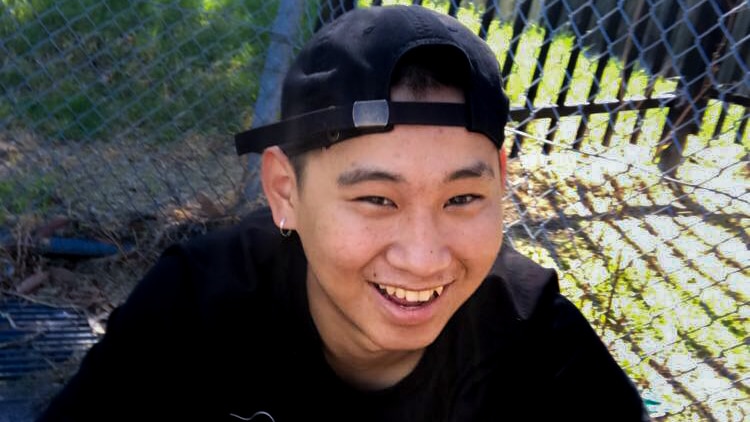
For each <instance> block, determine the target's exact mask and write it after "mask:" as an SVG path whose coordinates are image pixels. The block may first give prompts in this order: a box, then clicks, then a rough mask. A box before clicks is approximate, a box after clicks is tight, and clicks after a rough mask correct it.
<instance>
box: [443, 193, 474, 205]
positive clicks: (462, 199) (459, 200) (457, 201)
mask: <svg viewBox="0 0 750 422" xmlns="http://www.w3.org/2000/svg"><path fill="white" fill-rule="evenodd" d="M480 199H482V197H481V196H480V195H474V194H466V195H457V196H454V197H453V198H451V199H449V200H448V203H447V204H445V206H446V207H448V206H462V205H469V204H471V203H472V202H474V201H477V200H480Z"/></svg>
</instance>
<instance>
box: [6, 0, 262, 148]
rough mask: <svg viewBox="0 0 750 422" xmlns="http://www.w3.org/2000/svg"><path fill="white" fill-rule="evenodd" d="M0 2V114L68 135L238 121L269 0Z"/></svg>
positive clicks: (233, 125)
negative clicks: (0, 56)
mask: <svg viewBox="0 0 750 422" xmlns="http://www.w3.org/2000/svg"><path fill="white" fill-rule="evenodd" d="M2 7H3V10H2V12H1V13H2V14H0V41H2V43H3V44H4V49H5V50H6V51H5V53H6V54H5V56H6V57H4V58H3V59H0V60H2V66H0V90H1V91H2V92H1V93H2V99H0V113H2V114H0V117H3V118H4V120H5V117H7V116H14V118H15V120H13V121H10V120H9V125H11V126H15V127H22V128H25V129H31V130H35V131H36V132H37V133H40V134H42V135H45V136H49V137H53V138H63V139H97V140H102V139H108V138H110V137H112V136H120V135H126V134H131V135H132V136H148V137H152V138H155V139H158V140H168V139H172V138H174V137H176V136H178V135H179V134H182V133H184V132H186V131H191V130H200V131H202V132H211V131H221V132H228V131H234V130H237V129H239V128H240V127H241V126H242V122H241V114H242V110H243V109H246V108H247V107H249V106H250V105H251V104H252V103H253V99H254V97H255V93H256V86H257V84H256V77H257V76H256V75H258V74H259V73H260V72H259V71H258V68H259V66H260V65H261V64H262V59H263V52H264V49H265V47H266V45H267V42H268V37H267V35H265V34H267V28H269V27H270V24H271V22H272V20H273V18H274V16H275V3H270V2H264V1H262V0H248V1H244V2H242V3H239V4H238V2H228V1H218V0H216V1H201V0H178V1H176V0H173V1H168V0H162V1H134V2H130V1H123V0H110V1H106V2H100V1H95V0H58V1H52V0H29V1H14V0H7V1H4V2H3V3H2ZM113 134H114V135H113Z"/></svg>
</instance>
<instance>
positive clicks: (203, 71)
mask: <svg viewBox="0 0 750 422" xmlns="http://www.w3.org/2000/svg"><path fill="white" fill-rule="evenodd" d="M356 3H357V2H355V1H353V0H339V1H321V2H312V1H309V2H303V1H300V0H280V1H261V0H244V1H230V0H214V1H209V0H204V1H198V0H183V1H175V0H161V1H156V0H152V1H120V0H114V1H106V2H99V1H93V0H59V1H49V0H37V1H14V0H2V2H0V6H1V7H2V9H1V10H0V60H1V62H0V90H1V91H2V96H1V97H0V282H2V289H3V298H4V299H2V298H0V299H2V300H0V304H2V303H5V304H6V305H2V306H5V307H3V308H2V310H3V317H4V318H5V319H6V324H5V325H3V326H0V328H3V330H4V331H5V332H12V333H15V334H18V333H21V334H23V335H26V334H28V333H27V332H26V331H24V327H22V326H20V325H21V324H20V323H18V324H16V323H14V321H13V320H12V319H11V318H10V315H11V311H10V310H9V309H10V307H9V306H10V305H7V304H8V303H10V302H9V300H10V299H9V298H11V297H13V306H14V307H15V306H17V303H18V302H17V301H18V300H21V301H27V302H37V303H36V305H39V304H40V303H41V304H45V303H46V304H48V305H54V306H55V307H59V306H61V305H63V304H65V305H74V307H75V309H82V310H83V311H84V313H85V315H87V316H88V317H89V321H90V322H91V324H92V325H94V326H95V325H96V324H97V323H98V322H99V321H102V320H103V319H105V318H106V315H107V312H108V311H109V310H111V307H112V306H114V305H116V304H117V302H118V301H119V300H121V299H122V297H123V296H124V295H125V294H127V291H128V289H129V288H130V286H132V282H134V281H135V280H137V278H138V277H139V276H140V274H141V273H142V272H143V271H144V270H145V269H146V267H147V264H148V262H150V260H152V259H153V257H154V256H155V254H157V253H158V252H159V251H160V248H161V247H163V246H164V244H165V243H167V242H168V241H172V240H174V239H175V238H180V237H181V236H182V237H185V236H189V235H192V234H194V233H195V232H200V231H205V230H207V229H209V228H210V225H211V224H214V223H216V222H220V224H223V223H227V222H230V223H231V222H232V221H235V219H236V217H239V216H240V215H241V214H242V213H243V212H245V211H246V210H247V209H248V205H252V204H254V203H255V202H256V201H257V200H258V198H257V197H256V194H257V181H256V178H255V174H254V170H255V166H254V163H253V162H252V158H251V159H250V161H251V162H250V163H247V162H245V161H243V160H240V159H238V158H237V157H236V156H235V154H234V150H233V142H232V135H233V134H234V133H235V132H238V131H240V130H242V129H245V128H247V127H249V126H251V125H258V124H260V123H264V122H268V121H270V120H273V119H274V118H275V113H276V110H277V104H278V93H279V92H278V86H279V80H280V77H281V76H283V73H284V69H285V68H286V65H287V64H288V60H289V58H290V57H291V56H292V55H293V53H294V51H295V50H296V49H297V48H299V47H300V46H301V44H302V43H303V42H304V40H305V39H306V38H307V37H308V36H309V35H310V34H311V33H312V32H313V31H314V30H315V29H316V28H317V27H319V25H321V23H322V22H326V21H329V20H331V19H333V18H335V16H337V15H338V14H340V13H342V12H343V11H345V10H347V9H351V8H353V7H370V6H371V4H370V2H369V1H360V2H359V4H358V5H357V4H356ZM372 3H373V6H377V5H380V4H383V5H387V4H392V3H407V4H409V3H413V2H412V1H401V2H393V1H382V2H379V1H374V2H372ZM414 3H420V4H423V5H424V6H427V7H431V8H434V9H436V10H439V11H441V12H443V13H447V14H450V15H452V16H455V17H456V18H457V19H459V20H461V21H462V22H464V23H465V24H466V25H468V26H469V27H471V28H472V29H473V30H475V31H476V32H477V33H478V34H480V35H481V36H482V37H483V38H485V39H486V40H487V41H488V43H489V44H490V46H491V47H492V48H493V50H494V51H495V52H496V53H497V55H498V58H499V60H500V63H501V68H502V73H503V76H504V78H505V84H506V88H507V92H508V95H509V96H510V98H511V102H512V106H513V110H512V113H511V114H512V120H513V121H512V122H511V124H510V127H509V128H508V132H507V133H506V140H507V141H509V142H508V145H509V147H508V148H507V149H508V153H509V155H510V156H511V160H510V171H511V175H510V179H509V189H508V192H509V194H508V198H507V204H508V206H507V213H506V230H507V233H506V234H507V241H509V242H512V243H513V244H514V245H515V246H516V248H518V249H519V250H521V251H523V252H525V253H526V254H528V255H530V256H532V257H534V258H535V259H536V260H538V261H540V262H541V263H543V264H545V265H548V266H553V267H556V268H557V269H558V270H559V271H560V273H561V275H562V277H561V284H562V288H563V290H564V293H565V294H566V295H567V296H568V297H570V298H571V299H572V300H573V301H574V302H575V303H576V304H577V305H579V306H580V307H581V309H582V310H583V311H584V313H585V315H586V316H587V317H588V318H589V320H590V321H591V322H592V324H593V325H594V326H595V328H596V329H597V330H598V332H599V333H600V334H601V336H602V338H603V339H604V340H605V342H606V343H607V345H608V346H609V347H610V349H611V350H612V352H613V354H614V355H615V357H616V358H617V360H618V361H619V362H620V363H621V364H622V365H623V366H624V367H625V369H626V370H627V372H628V373H629V374H630V375H631V376H632V377H633V379H634V380H635V381H636V383H637V384H638V387H639V388H640V390H641V391H642V392H643V396H644V398H646V400H647V404H648V405H649V408H650V410H651V411H652V415H653V416H654V419H657V420H669V421H682V420H686V421H687V420H690V421H692V420H707V421H711V420H721V421H743V420H747V418H748V417H749V416H748V415H749V414H750V352H748V350H749V349H750V348H749V347H748V346H750V337H748V332H750V324H749V323H748V317H750V303H749V301H750V272H749V271H748V268H750V252H749V251H748V245H749V244H750V242H749V238H750V235H748V227H750V193H749V189H750V168H749V167H748V161H749V158H748V157H749V151H750V128H748V124H747V122H748V108H750V69H749V68H748V63H749V62H750V6H749V5H748V3H747V2H746V1H742V0H628V1H623V0H619V1H618V0H545V1H543V0H526V1H524V0H509V1H487V2H485V1H456V0H454V1H447V0H446V1H439V0H434V1H423V2H414ZM126 280H127V281H126ZM2 306H0V307H2ZM13 309H15V308H13ZM51 309H52V308H51ZM36 327H37V328H36V330H37V331H34V332H32V334H35V335H33V336H30V337H29V336H26V337H23V336H22V337H18V338H15V337H14V338H11V339H10V340H8V341H7V342H5V343H2V344H0V352H2V351H9V350H11V349H12V350H15V351H16V352H18V350H21V353H26V354H27V355H31V354H33V349H34V347H31V346H29V344H32V343H33V341H36V340H38V339H39V338H40V336H42V337H43V336H44V334H45V332H44V330H42V329H40V328H39V326H38V325H37V326H36ZM14 330H15V331H14ZM27 331H28V329H27ZM32 331H33V330H32ZM21 334H18V335H21ZM6 338H10V337H0V339H6ZM19 339H20V340H19ZM0 341H2V340H0ZM32 346H33V345H32ZM24 347H26V348H24ZM19 348H20V349H19ZM37 352H38V350H37ZM14 356H16V355H14ZM65 356H69V355H65ZM0 358H2V359H6V358H7V356H6V355H2V354H1V353H0ZM8 359H9V358H8ZM37 360H38V361H42V362H46V363H47V364H49V366H51V367H52V368H53V369H57V370H58V371H57V374H58V377H60V378H64V377H65V375H66V374H67V372H65V371H62V370H60V367H58V365H59V363H56V362H60V361H62V358H54V359H53V358H51V357H50V355H41V357H37ZM8 362H10V361H9V360H7V359H6V360H2V361H1V362H0V366H2V368H0V369H2V370H1V371H0V372H2V374H0V375H1V376H0V383H2V384H0V386H3V385H5V386H9V385H11V383H18V382H19V380H20V379H22V378H24V377H27V376H28V374H29V373H32V369H33V368H34V367H33V365H29V366H23V365H21V366H19V365H20V364H17V363H14V364H13V365H16V366H13V365H11V364H8ZM13 362H17V361H13ZM10 366H13V368H15V369H14V370H10V369H8V368H9V367H10ZM41 366H44V365H41ZM30 368H31V369H30ZM38 369H39V368H38V367H36V370H38ZM582 401H584V402H585V397H583V398H582ZM0 419H1V418H0ZM603 419H606V416H603Z"/></svg>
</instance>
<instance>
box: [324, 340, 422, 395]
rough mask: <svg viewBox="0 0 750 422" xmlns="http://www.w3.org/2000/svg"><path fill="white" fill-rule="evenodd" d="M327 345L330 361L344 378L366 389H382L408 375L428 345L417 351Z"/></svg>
mask: <svg viewBox="0 0 750 422" xmlns="http://www.w3.org/2000/svg"><path fill="white" fill-rule="evenodd" d="M323 341H324V343H326V346H325V350H324V352H325V357H326V360H327V361H328V364H329V365H331V368H332V369H333V370H334V372H336V374H337V375H338V376H339V377H341V378H342V379H343V380H344V381H346V382H348V383H350V384H352V385H354V386H355V387H357V388H360V389H363V390H382V389H385V388H388V387H392V386H393V385H395V384H397V383H398V382H399V381H401V380H402V379H404V378H406V376H407V375H409V374H410V373H411V372H412V371H413V370H414V368H416V366H417V364H418V363H419V360H420V359H421V358H422V355H423V353H424V349H420V350H413V351H398V352H387V353H385V352H381V353H371V354H367V355H365V354H362V353H360V354H351V353H348V351H347V350H341V349H339V350H334V349H331V348H330V347H328V343H327V342H325V339H323Z"/></svg>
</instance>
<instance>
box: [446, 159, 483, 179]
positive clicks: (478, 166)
mask: <svg viewBox="0 0 750 422" xmlns="http://www.w3.org/2000/svg"><path fill="white" fill-rule="evenodd" d="M478 177H488V178H490V179H494V178H495V172H494V171H493V170H492V167H490V166H489V165H487V163H485V162H484V161H477V162H475V163H474V164H472V165H470V166H467V167H464V168H461V169H458V170H456V171H454V172H452V173H451V174H449V175H448V177H446V178H445V181H446V182H453V181H455V180H460V179H472V178H478Z"/></svg>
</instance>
